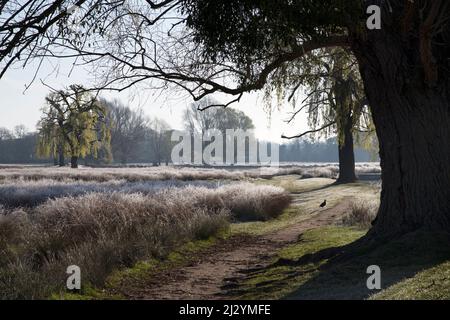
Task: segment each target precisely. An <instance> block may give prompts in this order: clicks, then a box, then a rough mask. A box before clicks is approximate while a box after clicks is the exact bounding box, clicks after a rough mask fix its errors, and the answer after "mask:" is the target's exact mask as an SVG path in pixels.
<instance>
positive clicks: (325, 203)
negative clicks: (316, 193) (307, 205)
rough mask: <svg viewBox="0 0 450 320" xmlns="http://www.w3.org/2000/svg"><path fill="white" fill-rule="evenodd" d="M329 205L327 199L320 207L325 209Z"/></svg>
mask: <svg viewBox="0 0 450 320" xmlns="http://www.w3.org/2000/svg"><path fill="white" fill-rule="evenodd" d="M326 205H327V200H326V199H325V200H324V201H323V202H322V203H321V204H320V207H321V208H323V207H325V206H326Z"/></svg>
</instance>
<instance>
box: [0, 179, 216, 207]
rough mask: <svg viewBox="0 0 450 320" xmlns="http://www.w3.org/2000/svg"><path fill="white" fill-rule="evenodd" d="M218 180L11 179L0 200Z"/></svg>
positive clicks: (1, 187)
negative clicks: (100, 180) (103, 180)
mask: <svg viewBox="0 0 450 320" xmlns="http://www.w3.org/2000/svg"><path fill="white" fill-rule="evenodd" d="M220 184H222V182H220V181H218V182H212V181H179V180H163V181H142V182H127V181H124V180H110V181H107V182H96V181H77V180H71V179H65V180H63V181H56V180H48V179H43V180H37V181H34V180H32V181H27V180H15V181H8V182H5V183H3V184H1V183H0V203H1V204H3V205H4V206H6V207H9V208H14V207H34V206H36V205H39V204H41V203H43V202H45V201H47V200H48V199H56V198H61V197H67V196H81V195H84V194H88V193H93V192H96V193H111V192H121V193H127V194H128V193H143V194H151V193H154V192H156V191H158V190H161V189H165V188H182V187H186V186H204V187H207V188H215V187H217V186H218V185H220Z"/></svg>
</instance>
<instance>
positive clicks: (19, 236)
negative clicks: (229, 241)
mask: <svg viewBox="0 0 450 320" xmlns="http://www.w3.org/2000/svg"><path fill="white" fill-rule="evenodd" d="M289 203H290V195H289V194H288V193H287V192H286V191H284V189H282V188H278V187H274V186H262V185H261V186H256V185H253V184H250V183H237V184H230V185H225V186H221V187H218V188H216V189H212V188H208V187H204V186H185V187H182V188H173V187H171V188H165V189H159V190H156V191H154V192H151V193H146V194H144V193H125V192H123V190H121V191H120V192H117V191H112V192H107V193H98V192H96V193H88V194H83V195H81V196H77V197H75V196H71V197H62V198H57V199H54V200H48V201H46V202H45V203H42V204H40V205H38V206H36V207H32V208H22V209H20V208H16V209H5V208H2V207H0V298H2V299H20V298H22V299H23V298H25V299H31V298H48V297H49V296H50V295H51V294H52V293H55V292H60V291H63V290H64V286H65V280H66V277H67V275H66V274H65V270H66V268H67V267H68V266H69V265H77V266H79V267H80V268H81V270H82V274H83V284H84V285H86V284H91V285H94V286H102V285H103V284H104V283H105V281H106V279H107V277H108V275H110V274H111V272H112V271H114V270H116V269H121V268H124V267H130V266H132V265H133V264H134V263H136V262H137V261H140V260H143V259H150V258H153V259H163V258H164V257H165V256H166V255H167V254H168V253H169V252H170V251H171V250H173V249H174V248H176V247H178V246H180V245H182V244H183V243H186V242H189V241H192V240H198V239H206V238H208V237H211V236H214V235H217V234H218V233H219V232H220V231H221V230H223V229H226V228H227V227H228V223H229V221H230V220H232V219H236V220H240V219H244V220H248V219H261V220H266V219H269V218H272V217H275V216H277V215H279V214H280V213H281V212H282V211H283V210H284V209H285V208H286V207H287V206H288V205H289Z"/></svg>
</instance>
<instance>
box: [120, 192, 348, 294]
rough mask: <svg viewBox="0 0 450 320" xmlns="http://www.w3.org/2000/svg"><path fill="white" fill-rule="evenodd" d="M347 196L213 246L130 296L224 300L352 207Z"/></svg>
mask: <svg viewBox="0 0 450 320" xmlns="http://www.w3.org/2000/svg"><path fill="white" fill-rule="evenodd" d="M350 206H351V201H350V199H349V198H345V199H344V200H343V201H341V202H340V203H338V204H337V205H336V206H334V207H332V208H327V209H320V210H317V211H315V212H313V213H311V214H310V218H308V219H306V220H304V221H302V222H301V223H298V224H295V225H292V226H289V227H286V228H284V229H282V230H279V231H276V232H273V233H269V234H266V235H263V236H258V237H250V236H243V237H233V238H232V239H229V240H225V241H223V243H220V244H219V245H217V246H215V247H214V250H213V251H211V252H208V253H207V254H205V255H203V256H202V257H201V258H200V260H199V261H196V262H194V263H193V264H192V265H191V266H188V267H183V268H179V269H174V270H170V271H167V272H164V273H163V274H158V276H157V277H155V278H157V279H153V280H150V282H147V283H146V284H145V286H143V287H142V288H134V289H133V290H132V291H131V292H127V293H126V297H127V298H130V299H225V298H227V297H229V296H227V292H228V290H230V289H233V288H234V287H235V286H236V283H237V281H238V279H239V278H240V277H242V276H243V275H244V274H245V273H248V272H249V271H251V270H254V269H259V268H263V267H264V266H266V265H268V264H269V263H270V262H271V258H272V257H273V256H274V255H275V254H276V253H277V251H278V250H279V249H281V248H282V247H284V246H287V245H289V244H292V243H295V242H296V241H297V240H298V237H299V235H300V234H302V233H303V232H305V231H306V230H309V229H313V228H317V227H321V226H326V225H331V224H334V223H335V222H337V221H339V220H340V219H341V218H342V216H343V215H344V214H345V213H347V212H348V211H349V209H350Z"/></svg>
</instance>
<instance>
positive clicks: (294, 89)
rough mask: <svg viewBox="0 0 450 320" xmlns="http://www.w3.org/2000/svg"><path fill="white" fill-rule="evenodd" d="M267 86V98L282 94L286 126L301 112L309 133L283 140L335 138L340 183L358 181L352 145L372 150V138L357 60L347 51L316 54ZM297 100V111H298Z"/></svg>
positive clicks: (279, 74)
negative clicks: (287, 104)
mask: <svg viewBox="0 0 450 320" xmlns="http://www.w3.org/2000/svg"><path fill="white" fill-rule="evenodd" d="M272 78H273V79H272V81H271V82H270V83H269V85H267V86H266V95H270V93H271V92H272V91H274V90H276V91H278V92H281V93H282V94H281V98H283V99H287V100H288V102H290V103H291V104H292V106H293V112H292V115H291V117H290V119H289V120H287V122H288V123H291V122H292V121H293V120H294V119H295V118H296V117H297V116H298V115H299V114H301V113H302V112H305V113H306V114H307V117H308V124H309V127H310V128H311V130H308V131H306V132H303V133H300V134H298V135H294V136H290V137H287V136H284V135H283V137H284V138H286V139H294V138H301V137H303V136H306V135H310V136H311V137H313V138H316V137H319V138H320V137H325V138H327V137H330V136H333V135H336V134H337V141H338V153H339V177H338V180H337V182H338V183H350V182H354V181H355V180H356V174H355V155H354V143H355V139H354V137H355V138H356V142H357V143H358V144H359V145H360V146H363V147H366V148H368V147H369V148H370V147H373V146H369V143H368V142H369V141H370V140H371V139H370V138H371V134H374V128H373V123H372V120H371V116H370V111H369V109H368V106H367V105H366V103H367V100H366V97H365V94H364V88H363V85H362V81H361V78H360V75H359V70H358V68H357V63H356V61H355V58H354V57H353V56H352V55H351V54H350V53H349V52H348V51H346V50H342V49H333V50H319V51H318V52H315V53H314V54H310V55H308V56H306V57H305V58H304V59H301V60H300V61H298V62H297V63H292V64H290V65H287V66H285V67H284V68H280V69H279V70H277V72H275V73H274V76H273V77H272ZM298 99H301V100H300V105H298V104H299V103H298V101H297V100H298Z"/></svg>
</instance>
